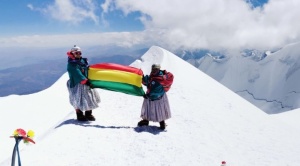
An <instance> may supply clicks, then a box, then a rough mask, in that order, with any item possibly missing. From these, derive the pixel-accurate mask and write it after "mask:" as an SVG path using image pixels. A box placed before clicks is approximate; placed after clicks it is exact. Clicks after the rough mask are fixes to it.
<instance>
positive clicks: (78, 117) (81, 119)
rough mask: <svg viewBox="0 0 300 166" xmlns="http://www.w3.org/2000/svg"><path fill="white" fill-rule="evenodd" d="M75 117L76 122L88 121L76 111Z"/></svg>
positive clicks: (81, 113)
mask: <svg viewBox="0 0 300 166" xmlns="http://www.w3.org/2000/svg"><path fill="white" fill-rule="evenodd" d="M76 116H77V120H78V121H88V119H87V118H86V117H85V116H84V115H83V112H82V111H80V110H79V109H76Z"/></svg>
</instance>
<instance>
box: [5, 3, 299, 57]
mask: <svg viewBox="0 0 300 166" xmlns="http://www.w3.org/2000/svg"><path fill="white" fill-rule="evenodd" d="M96 3H97V2H95V1H92V0H64V1H59V0H56V1H55V2H54V3H53V4H51V5H50V6H48V7H46V8H34V7H33V5H31V4H29V5H28V8H30V9H31V10H39V11H40V12H43V13H45V14H48V15H50V17H52V18H54V19H57V20H60V21H63V22H69V23H72V24H79V23H81V22H82V21H83V20H87V19H89V20H92V21H93V22H94V23H95V24H99V21H101V24H102V25H101V26H109V20H105V17H106V16H107V15H109V14H113V12H115V10H122V11H123V13H124V16H126V15H128V14H130V13H131V12H140V13H141V16H140V18H139V19H140V20H141V22H142V23H143V24H144V26H145V30H144V31H141V32H138V33H129V34H128V35H125V36H124V33H118V32H116V33H113V37H112V38H106V37H104V38H103V36H111V35H112V33H108V34H106V33H99V34H95V33H92V34H78V35H77V37H79V38H80V39H83V40H82V41H81V42H82V43H84V42H86V45H88V44H90V43H91V40H95V42H93V43H96V42H98V43H104V44H107V43H108V44H110V43H113V42H116V43H118V44H121V45H122V44H124V43H127V44H125V45H127V46H129V45H132V44H133V43H135V42H132V41H131V40H132V38H135V39H138V41H140V42H147V43H155V44H156V45H160V46H162V47H164V48H167V49H169V50H174V49H176V48H187V49H196V48H197V49H199V48H204V49H211V50H215V51H217V50H224V49H241V48H255V49H274V48H277V47H282V46H283V45H285V44H287V43H291V42H295V41H299V40H300V22H299V21H298V19H299V17H300V10H298V8H297V7H298V6H300V1H298V0H286V1H281V0H269V2H268V3H267V4H265V5H264V6H263V7H259V8H254V9H253V8H252V6H250V4H248V3H247V2H246V1H242V0H227V1H224V0H210V1H206V0H185V1H182V0H172V2H170V1H168V0H151V1H141V0H126V1H123V0H106V1H105V2H104V3H102V4H96ZM98 10H99V11H102V13H101V14H99V13H100V12H97V11H98ZM97 13H98V15H97ZM136 35H137V36H136ZM73 36H74V35H60V36H59V37H57V36H39V39H40V41H43V42H44V43H49V44H50V46H54V45H56V46H60V45H59V44H63V45H64V43H62V42H60V41H72V43H74V42H73V41H74V40H76V39H74V38H73ZM98 36H101V38H97V37H98ZM117 36H118V37H117ZM126 37H129V38H126ZM23 38H24V37H15V38H13V39H12V38H10V39H7V38H6V39H4V38H2V39H1V38H0V43H1V44H3V43H4V46H7V45H13V44H14V43H10V42H11V41H12V40H14V41H15V40H17V41H18V40H21V41H22V42H21V43H20V44H21V45H31V46H40V45H41V42H39V43H34V41H35V40H36V38H37V37H36V36H27V37H26V38H27V40H26V41H24V40H23ZM31 38H32V39H33V40H31ZM57 38H59V41H56V39H57ZM88 38H89V39H88ZM116 38H118V39H121V41H119V40H118V41H113V40H114V39H116ZM53 39H55V40H53ZM104 39H105V40H104ZM147 40H149V41H147ZM134 41H136V40H134ZM51 43H52V44H51ZM57 43H59V44H57ZM66 43H69V42H66ZM128 43H130V44H128ZM140 44H143V43H140ZM68 45H69V44H68Z"/></svg>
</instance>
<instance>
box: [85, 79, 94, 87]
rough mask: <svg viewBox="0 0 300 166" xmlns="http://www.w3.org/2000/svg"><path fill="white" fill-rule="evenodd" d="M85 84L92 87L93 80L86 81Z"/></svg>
mask: <svg viewBox="0 0 300 166" xmlns="http://www.w3.org/2000/svg"><path fill="white" fill-rule="evenodd" d="M85 85H87V86H89V87H90V88H93V85H92V84H91V82H90V81H89V80H87V81H86V83H85Z"/></svg>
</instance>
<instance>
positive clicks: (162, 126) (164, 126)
mask: <svg viewBox="0 0 300 166" xmlns="http://www.w3.org/2000/svg"><path fill="white" fill-rule="evenodd" d="M159 128H160V129H161V130H164V129H165V128H166V123H165V121H161V122H159Z"/></svg>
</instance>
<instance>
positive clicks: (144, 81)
mask: <svg viewBox="0 0 300 166" xmlns="http://www.w3.org/2000/svg"><path fill="white" fill-rule="evenodd" d="M149 80H150V76H149V75H146V76H143V78H142V84H143V85H145V86H147V85H148V84H149Z"/></svg>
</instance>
